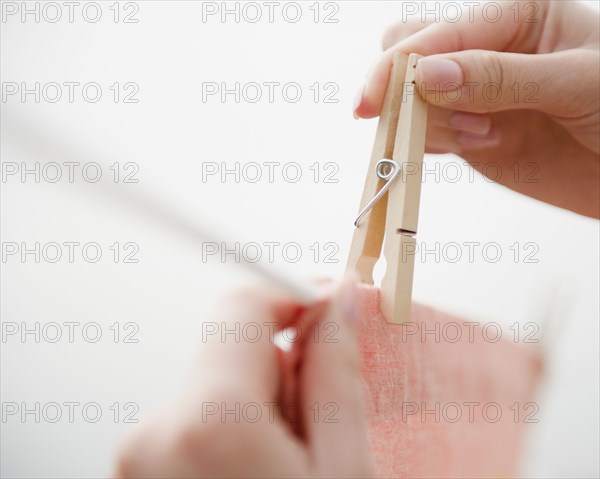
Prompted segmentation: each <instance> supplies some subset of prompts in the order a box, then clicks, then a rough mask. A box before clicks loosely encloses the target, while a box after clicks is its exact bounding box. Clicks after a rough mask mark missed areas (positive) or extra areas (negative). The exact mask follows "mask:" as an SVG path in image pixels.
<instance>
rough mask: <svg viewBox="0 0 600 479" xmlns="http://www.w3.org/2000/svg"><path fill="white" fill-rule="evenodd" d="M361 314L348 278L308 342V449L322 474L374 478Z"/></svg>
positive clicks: (305, 383) (303, 378)
mask: <svg viewBox="0 0 600 479" xmlns="http://www.w3.org/2000/svg"><path fill="white" fill-rule="evenodd" d="M359 314H360V307H359V305H358V304H357V291H356V287H355V284H354V281H353V280H350V279H347V280H345V281H344V283H343V285H342V287H341V288H340V290H339V291H338V292H337V294H336V296H335V297H334V299H333V300H332V302H331V305H330V307H329V310H328V312H327V313H326V314H325V315H324V316H323V317H322V318H321V320H320V321H319V322H318V323H317V324H315V326H314V327H315V328H316V329H315V331H316V333H317V334H316V335H312V337H307V338H306V341H305V343H304V351H303V354H304V358H303V369H302V372H301V389H302V394H301V397H302V403H303V409H304V411H303V412H304V414H305V415H306V416H305V422H304V425H305V433H306V437H307V441H308V447H309V453H310V454H311V456H312V461H313V462H314V464H315V468H316V470H317V471H318V474H319V476H320V477H361V478H364V477H370V475H371V474H372V470H371V462H370V457H369V453H368V451H369V446H368V442H367V429H366V412H365V406H364V404H363V390H362V384H361V376H360V357H359V352H358V349H357V345H356V337H355V331H354V329H355V325H356V323H357V321H358V315H359Z"/></svg>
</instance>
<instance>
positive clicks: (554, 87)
mask: <svg viewBox="0 0 600 479" xmlns="http://www.w3.org/2000/svg"><path fill="white" fill-rule="evenodd" d="M533 3H535V4H536V5H537V6H538V10H537V13H536V14H535V18H537V19H538V20H539V21H538V22H537V23H525V22H524V21H520V22H515V21H514V11H509V10H508V7H509V6H511V5H513V4H514V2H506V3H501V5H502V8H503V12H502V17H501V20H500V21H498V22H497V23H490V22H485V21H483V20H482V16H481V14H478V13H476V14H475V19H476V21H475V22H473V23H469V22H468V21H463V22H459V23H452V24H450V23H432V24H423V23H420V22H414V21H413V22H409V23H397V24H395V25H393V26H392V27H391V28H390V29H389V30H388V31H387V33H386V34H385V36H384V41H383V47H384V50H385V51H384V53H383V54H382V55H381V57H380V58H379V59H378V61H377V63H376V64H375V66H374V67H373V69H372V70H371V72H370V74H369V76H368V79H367V82H366V84H365V86H364V88H363V89H361V92H360V94H359V96H358V101H357V105H356V108H355V116H357V117H362V118H372V117H375V116H377V115H378V114H379V111H380V109H381V104H382V101H383V96H384V94H385V90H386V87H387V83H388V77H389V71H390V67H391V61H392V57H393V54H394V52H395V51H398V50H399V51H402V52H404V53H410V52H416V53H420V54H421V55H424V56H429V59H428V60H427V61H426V60H421V61H420V62H419V65H418V66H417V72H416V75H417V76H416V83H417V88H418V90H419V93H420V94H421V96H422V97H424V98H425V100H426V101H428V102H429V104H430V108H429V121H428V131H427V145H426V150H427V152H430V153H446V152H452V153H456V154H458V155H460V156H462V157H463V158H464V159H466V160H467V161H468V162H469V163H471V164H472V165H473V166H474V167H475V168H477V169H479V170H480V171H485V168H484V167H485V165H486V164H488V163H495V164H497V165H499V166H500V167H501V171H502V173H503V174H502V177H501V178H499V179H498V181H499V182H500V183H501V184H503V185H505V186H507V187H509V188H511V189H513V190H515V191H518V192H520V193H523V194H525V195H528V196H531V197H533V198H536V199H538V200H541V201H545V202H547V203H550V204H553V205H556V206H559V207H562V208H566V209H569V210H571V211H574V212H576V213H579V214H582V215H586V216H590V217H593V218H598V217H599V214H600V205H599V201H598V199H599V182H598V175H599V171H600V169H599V138H600V131H599V129H600V128H599V120H600V113H599V111H600V110H599V101H600V100H599V95H598V91H599V87H600V82H599V72H600V61H599V52H598V50H599V46H598V44H599V37H598V15H597V13H596V12H594V11H593V10H589V9H588V8H587V7H585V6H583V5H580V4H578V3H575V2H564V3H563V2H524V3H523V5H524V6H525V5H527V4H533ZM530 12H531V10H523V11H521V13H522V15H521V17H522V19H523V18H524V17H525V15H526V14H527V13H530ZM467 18H468V17H467ZM574 25H576V28H575V27H574ZM432 58H433V59H435V58H437V59H446V60H452V61H454V62H456V63H457V64H458V65H459V67H460V70H459V71H460V73H461V75H462V80H463V82H476V83H478V84H479V85H485V84H489V83H492V82H493V83H497V84H498V85H500V88H501V90H500V92H501V95H500V100H499V101H496V102H490V101H487V100H486V98H485V96H484V95H483V90H482V88H479V89H477V88H475V90H474V91H473V96H470V94H469V93H470V92H469V91H464V88H465V87H464V86H463V87H459V86H457V88H456V90H457V89H458V88H460V91H461V96H460V100H459V101H457V102H451V101H448V98H449V97H448V95H438V98H436V96H435V95H432V94H427V93H432V92H435V91H436V90H437V91H443V90H444V89H446V91H447V92H448V91H450V90H448V86H449V85H450V83H449V82H448V78H447V77H446V78H440V77H439V75H438V76H437V77H436V74H435V69H434V68H433V66H434V65H433V64H432V63H431V59H432ZM427 62H429V65H428V64H427ZM446 65H447V64H446ZM515 83H516V84H517V85H518V91H519V92H520V95H519V101H515V97H514V85H515ZM528 84H529V85H530V84H533V85H534V90H531V89H526V88H525V86H526V85H528ZM463 85H464V83H463ZM511 87H513V90H511ZM531 91H533V92H534V96H533V98H534V99H535V100H536V102H535V103H525V102H524V101H523V98H524V96H526V95H527V94H528V93H530V92H531ZM515 164H516V168H515ZM530 165H533V166H534V168H533V169H531V167H530ZM515 169H516V171H519V172H520V173H521V174H520V175H519V177H518V178H517V177H516V176H515V175H514V171H515ZM532 172H533V179H536V180H537V182H533V181H524V180H525V178H524V175H525V176H527V175H530V174H531V173H532ZM529 179H532V178H529ZM355 296H356V295H355V291H354V283H353V281H352V280H347V281H346V282H345V283H344V284H343V285H342V286H341V287H340V288H339V290H338V291H337V293H336V294H334V295H333V296H332V299H329V300H324V301H322V302H321V303H319V304H318V305H316V306H314V307H312V308H310V309H306V308H303V307H301V306H300V305H298V304H297V303H295V302H294V301H293V300H292V299H290V298H288V297H286V296H285V295H283V294H280V293H276V292H273V291H271V290H267V289H259V290H256V291H250V292H247V293H241V294H238V295H236V296H234V297H232V298H229V299H228V300H227V301H225V302H224V303H223V306H222V307H221V308H219V313H218V315H217V317H215V318H214V320H215V322H217V323H221V322H224V323H226V324H227V325H228V327H230V328H231V327H233V325H234V324H235V323H242V324H245V323H248V322H251V323H256V324H258V325H264V323H269V322H271V323H273V322H274V323H277V324H278V325H279V328H280V329H281V328H284V327H286V326H288V325H290V324H297V325H300V326H301V327H302V330H303V331H306V330H308V329H309V328H310V326H315V325H317V326H319V325H320V326H321V327H324V326H325V325H331V324H335V325H337V327H338V328H339V329H337V333H336V335H337V336H338V337H339V341H338V342H324V341H322V340H321V341H314V340H303V341H299V342H297V343H294V347H293V348H292V351H291V353H282V352H281V351H280V350H279V349H278V348H277V347H276V346H275V345H274V344H273V342H272V341H271V340H270V339H269V338H270V334H269V332H270V331H269V330H263V331H262V333H263V334H262V335H261V340H259V341H257V342H248V341H241V342H235V341H222V340H221V337H220V335H215V336H211V337H210V338H209V339H208V341H207V342H206V343H203V344H202V347H201V348H200V354H199V358H198V361H197V363H196V370H195V371H194V373H193V374H192V377H191V379H190V381H189V383H188V384H187V386H186V388H185V389H184V391H183V392H182V393H181V394H180V396H179V397H178V398H176V399H175V400H174V401H173V402H172V403H171V404H169V405H166V406H165V407H164V408H163V409H162V410H161V411H159V412H157V413H156V414H155V415H154V416H153V417H151V418H148V419H147V420H146V421H145V422H143V423H142V424H140V426H139V428H138V429H137V430H135V431H134V432H133V433H132V434H131V435H130V437H129V438H128V439H127V440H126V441H125V442H124V445H123V447H122V448H121V452H120V454H119V457H118V460H117V463H116V466H115V471H114V474H113V477H116V478H134V477H135V478H140V477H165V478H166V477H178V478H185V477H308V478H310V477H348V478H350V477H360V478H368V477H372V476H373V467H372V463H371V460H370V458H369V455H368V443H367V430H366V413H365V408H364V405H363V403H362V389H361V383H360V373H359V355H358V351H357V349H356V344H355V338H354V335H355V332H354V326H353V325H354V324H355V322H356V318H354V317H353V315H352V311H354V310H356V307H355V305H354V304H353V300H354V298H355ZM306 337H312V336H310V335H306V336H305V338H306ZM321 338H322V336H321ZM207 365H211V366H207ZM214 365H219V367H218V369H217V368H215V367H214ZM223 402H225V403H227V404H228V405H229V406H227V408H228V409H231V408H233V403H236V402H237V403H240V404H242V405H243V404H247V403H252V402H255V403H258V404H264V403H265V402H266V403H277V404H278V405H280V406H281V405H286V404H289V403H293V404H295V405H297V406H298V407H299V408H300V410H301V411H302V420H299V421H290V420H289V418H286V417H285V416H284V414H282V412H281V411H283V408H279V407H277V408H276V411H277V412H276V413H275V415H274V418H273V420H270V419H269V417H268V414H263V415H262V417H261V420H259V421H257V422H250V421H247V420H243V419H242V420H237V421H236V420H235V416H234V415H227V416H225V418H222V417H221V416H220V415H219V414H216V415H211V416H208V417H205V418H203V416H202V409H203V405H205V404H207V403H217V404H221V403H223ZM315 403H317V404H319V405H321V406H323V405H325V404H327V403H335V404H336V405H337V406H338V411H337V412H336V419H337V422H335V423H326V422H325V421H323V420H322V419H321V420H314V415H313V414H314V413H313V409H311V406H313V405H314V404H315ZM263 412H264V411H263ZM321 418H322V416H321Z"/></svg>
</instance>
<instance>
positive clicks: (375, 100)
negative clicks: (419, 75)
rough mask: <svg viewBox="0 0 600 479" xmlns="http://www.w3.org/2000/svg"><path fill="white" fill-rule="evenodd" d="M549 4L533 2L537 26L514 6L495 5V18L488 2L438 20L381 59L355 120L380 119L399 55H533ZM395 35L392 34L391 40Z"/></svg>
mask: <svg viewBox="0 0 600 479" xmlns="http://www.w3.org/2000/svg"><path fill="white" fill-rule="evenodd" d="M549 3H550V2H535V3H533V2H532V5H536V6H537V10H536V12H535V13H536V17H535V20H536V21H535V22H523V21H516V20H522V18H521V16H522V15H519V14H517V13H515V12H514V11H513V10H511V6H512V8H513V9H514V4H513V3H512V2H500V3H496V4H495V5H496V6H497V7H494V8H495V9H496V8H497V9H498V11H497V12H493V13H494V15H493V16H492V11H491V10H490V7H488V6H486V4H485V2H481V4H478V5H477V6H474V7H472V10H469V11H464V12H462V14H461V18H460V20H459V21H457V22H452V21H444V18H442V17H440V16H438V18H436V20H437V22H438V23H431V24H430V25H427V26H426V27H425V28H423V29H420V30H418V31H416V32H415V33H414V34H412V35H409V36H408V37H406V38H403V39H401V40H400V41H399V42H398V43H396V44H395V45H393V46H392V47H390V48H388V49H387V50H386V51H385V52H384V53H383V54H382V55H381V57H380V58H379V60H378V61H377V63H376V64H375V66H374V67H373V68H372V69H371V71H370V73H369V76H368V78H367V81H366V83H365V85H364V87H363V88H362V89H361V92H362V93H361V94H359V98H358V100H357V101H356V105H355V112H354V113H355V116H357V117H361V118H373V117H375V116H378V115H379V111H380V110H381V105H382V103H383V97H384V95H385V90H386V88H387V84H388V80H389V74H390V69H391V66H392V59H393V57H394V53H395V52H397V51H401V52H403V53H406V54H408V53H419V54H420V55H424V56H427V55H435V54H440V53H448V52H456V51H461V50H469V49H474V48H478V49H483V50H495V51H512V52H527V53H534V52H535V51H536V48H537V45H538V43H539V41H540V38H541V32H542V31H543V29H544V26H545V19H546V16H547V11H548V9H549V8H550V6H549V5H548V4H549ZM520 13H521V14H522V13H523V12H520ZM515 15H517V18H515ZM399 31H401V30H400V29H399ZM393 35H394V34H393V33H392V34H390V37H392V36H393ZM401 36H402V35H401V34H400V37H401Z"/></svg>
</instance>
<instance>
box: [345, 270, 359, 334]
mask: <svg viewBox="0 0 600 479" xmlns="http://www.w3.org/2000/svg"><path fill="white" fill-rule="evenodd" d="M356 294H357V288H356V282H355V280H354V278H346V279H345V280H344V286H343V287H342V308H343V314H344V318H345V319H346V322H347V323H348V324H349V325H350V326H351V327H352V328H354V327H356V325H357V324H358V304H357V301H356Z"/></svg>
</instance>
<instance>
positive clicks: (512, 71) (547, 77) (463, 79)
mask: <svg viewBox="0 0 600 479" xmlns="http://www.w3.org/2000/svg"><path fill="white" fill-rule="evenodd" d="M599 58H600V57H599V55H598V52H593V51H591V50H583V49H580V50H566V51H563V52H557V53H549V54H538V55H526V54H520V53H504V52H492V51H483V50H467V51H462V52H455V53H446V54H443V55H432V56H428V57H425V58H423V59H421V60H420V61H419V63H418V64H417V70H416V74H415V82H416V85H417V89H418V90H419V93H420V94H421V96H422V97H423V98H424V99H425V100H426V101H427V102H428V103H430V104H432V105H436V106H438V107H442V108H450V109H453V110H460V111H468V112H476V113H484V112H496V111H503V110H512V109H533V110H539V111H542V112H544V113H548V114H551V115H556V116H559V117H561V118H579V117H581V116H583V115H584V114H585V113H586V112H590V111H598V100H597V98H598V95H597V94H596V95H594V92H595V93H597V91H596V89H597V86H598V77H599V75H600V73H598V70H600V63H599Z"/></svg>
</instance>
